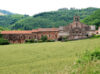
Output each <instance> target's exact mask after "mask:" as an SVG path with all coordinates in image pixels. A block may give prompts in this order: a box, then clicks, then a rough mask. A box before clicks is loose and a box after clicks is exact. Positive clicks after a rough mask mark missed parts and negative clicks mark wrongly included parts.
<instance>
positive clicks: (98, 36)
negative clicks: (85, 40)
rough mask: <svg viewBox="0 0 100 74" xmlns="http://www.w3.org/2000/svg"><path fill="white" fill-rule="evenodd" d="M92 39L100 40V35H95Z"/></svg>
mask: <svg viewBox="0 0 100 74" xmlns="http://www.w3.org/2000/svg"><path fill="white" fill-rule="evenodd" d="M91 38H100V35H93V36H92V37H91Z"/></svg>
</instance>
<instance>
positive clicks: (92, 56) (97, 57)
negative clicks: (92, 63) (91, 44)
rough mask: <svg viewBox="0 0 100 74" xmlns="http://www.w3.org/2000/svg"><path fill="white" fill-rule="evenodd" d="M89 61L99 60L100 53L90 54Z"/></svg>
mask: <svg viewBox="0 0 100 74" xmlns="http://www.w3.org/2000/svg"><path fill="white" fill-rule="evenodd" d="M91 59H92V60H94V59H99V60H100V51H95V52H93V53H91Z"/></svg>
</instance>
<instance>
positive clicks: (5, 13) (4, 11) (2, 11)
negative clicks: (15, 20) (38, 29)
mask: <svg viewBox="0 0 100 74" xmlns="http://www.w3.org/2000/svg"><path fill="white" fill-rule="evenodd" d="M0 13H1V14H3V15H12V14H14V13H12V12H10V11H7V10H1V9H0Z"/></svg>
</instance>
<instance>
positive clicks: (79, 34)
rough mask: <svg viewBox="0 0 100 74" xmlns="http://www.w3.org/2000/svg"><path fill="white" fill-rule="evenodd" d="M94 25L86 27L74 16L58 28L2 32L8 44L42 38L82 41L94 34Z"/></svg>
mask: <svg viewBox="0 0 100 74" xmlns="http://www.w3.org/2000/svg"><path fill="white" fill-rule="evenodd" d="M95 32H96V29H95V26H94V25H91V26H89V25H86V24H83V23H81V22H80V17H79V16H74V18H73V22H72V23H70V24H69V25H66V26H60V27H59V28H39V29H33V30H29V31H2V32H1V34H2V35H3V38H4V39H7V40H9V42H10V43H24V42H25V41H26V40H28V39H37V40H40V39H41V37H42V36H47V38H48V40H56V41H57V40H59V39H61V38H63V37H64V38H66V39H68V40H76V39H84V38H88V37H90V36H92V35H93V34H95Z"/></svg>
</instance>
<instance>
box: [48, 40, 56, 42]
mask: <svg viewBox="0 0 100 74" xmlns="http://www.w3.org/2000/svg"><path fill="white" fill-rule="evenodd" d="M47 42H55V40H47Z"/></svg>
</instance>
